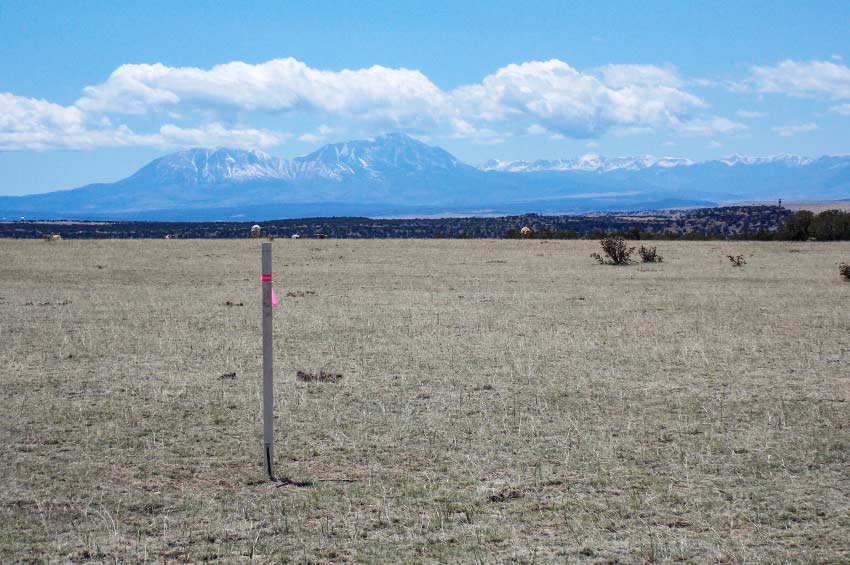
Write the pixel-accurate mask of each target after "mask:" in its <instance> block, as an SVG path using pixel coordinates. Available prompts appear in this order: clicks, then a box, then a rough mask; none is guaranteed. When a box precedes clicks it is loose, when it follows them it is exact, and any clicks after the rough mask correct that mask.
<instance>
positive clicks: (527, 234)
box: [519, 226, 531, 239]
mask: <svg viewBox="0 0 850 565" xmlns="http://www.w3.org/2000/svg"><path fill="white" fill-rule="evenodd" d="M519 234H520V235H521V236H522V238H523V239H531V228H530V227H528V226H523V228H522V229H521V230H519Z"/></svg>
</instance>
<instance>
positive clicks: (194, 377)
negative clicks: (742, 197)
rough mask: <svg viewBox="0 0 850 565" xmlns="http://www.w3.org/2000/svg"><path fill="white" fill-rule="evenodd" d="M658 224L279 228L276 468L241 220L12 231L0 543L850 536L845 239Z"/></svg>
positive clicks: (531, 552) (484, 549) (817, 544)
mask: <svg viewBox="0 0 850 565" xmlns="http://www.w3.org/2000/svg"><path fill="white" fill-rule="evenodd" d="M653 245H658V250H659V252H660V253H661V254H662V255H663V257H664V262H663V263H660V264H634V265H631V266H628V267H614V266H608V265H598V264H596V263H595V262H594V261H593V260H592V259H591V258H590V257H589V255H590V253H591V252H594V251H597V250H598V248H599V245H598V243H597V242H593V241H560V242H550V241H543V242H541V241H534V240H531V241H496V240H466V241H457V240H455V241H449V240H420V241H402V240H392V241H347V240H321V241H319V240H301V241H290V240H286V241H280V240H278V241H275V243H274V277H275V288H276V294H277V297H278V300H279V301H280V302H281V308H280V309H279V310H278V311H276V314H275V347H276V351H275V364H276V366H275V378H276V382H275V401H276V410H277V419H276V427H275V429H276V434H277V453H276V455H277V462H276V466H277V473H278V475H279V477H280V478H281V480H280V481H278V482H276V483H272V482H269V481H267V480H266V479H265V477H264V474H263V469H262V414H261V407H262V399H261V393H262V386H261V351H260V349H261V348H260V345H261V336H260V322H261V320H260V306H259V298H260V285H259V275H260V252H259V243H258V242H257V241H249V240H241V241H236V240H230V241H209V240H207V241H181V240H175V241H86V242H80V241H62V242H58V243H45V242H41V241H38V242H35V241H8V240H6V241H0V386H1V387H2V388H0V395H2V401H0V449H2V458H0V560H2V561H3V562H5V563H8V562H16V561H50V562H56V561H63V562H64V561H90V560H91V561H99V562H103V561H108V562H113V561H130V562H137V561H152V562H153V561H160V562H161V561H171V560H174V561H193V562H194V561H202V560H206V559H221V560H223V561H227V562H230V561H245V560H249V559H255V560H257V561H259V562H313V563H317V562H351V561H357V562H374V563H378V562H410V563H413V562H416V563H419V562H464V563H468V562H482V563H483V562H494V561H496V562H499V561H509V562H518V563H550V562H568V561H570V562H571V561H576V560H588V561H591V562H594V561H595V562H603V563H612V562H625V563H630V562H644V561H670V560H679V561H683V560H684V561H695V562H742V561H746V562H756V563H757V562H777V561H804V562H846V561H847V560H848V559H850V535H848V531H850V312H848V304H850V282H847V281H844V280H842V279H840V278H839V276H838V268H837V266H838V263H839V262H841V261H842V260H845V261H846V260H848V259H850V244H847V243H839V244H824V243H799V244H793V243H754V242H657V243H656V242H653ZM738 254H743V255H744V256H745V257H746V261H747V264H746V265H743V266H741V267H733V266H732V265H731V263H730V261H729V260H728V259H727V258H726V255H738ZM322 370H325V371H328V372H331V373H333V374H341V375H342V378H341V379H340V380H338V381H336V382H302V381H300V380H298V379H297V378H296V373H297V372H298V371H305V372H313V373H318V372H319V371H322Z"/></svg>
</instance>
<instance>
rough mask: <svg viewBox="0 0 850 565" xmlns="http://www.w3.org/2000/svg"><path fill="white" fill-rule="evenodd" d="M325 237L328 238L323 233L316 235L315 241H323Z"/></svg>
mask: <svg viewBox="0 0 850 565" xmlns="http://www.w3.org/2000/svg"><path fill="white" fill-rule="evenodd" d="M326 237H328V236H327V235H325V234H323V233H317V234H316V239H325V238H326Z"/></svg>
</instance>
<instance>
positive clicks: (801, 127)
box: [772, 122, 818, 137]
mask: <svg viewBox="0 0 850 565" xmlns="http://www.w3.org/2000/svg"><path fill="white" fill-rule="evenodd" d="M772 129H773V131H774V132H776V134H777V135H779V136H781V137H793V136H795V135H798V134H801V133H808V132H810V131H815V130H816V129H818V126H817V124H815V123H813V122H808V123H805V124H789V125H784V126H774V127H773V128H772Z"/></svg>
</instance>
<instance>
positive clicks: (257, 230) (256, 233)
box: [251, 224, 263, 238]
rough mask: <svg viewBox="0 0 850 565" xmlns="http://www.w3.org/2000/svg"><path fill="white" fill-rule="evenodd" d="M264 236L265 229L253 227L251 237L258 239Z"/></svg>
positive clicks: (255, 225)
mask: <svg viewBox="0 0 850 565" xmlns="http://www.w3.org/2000/svg"><path fill="white" fill-rule="evenodd" d="M262 235H263V228H261V227H260V226H258V225H257V224H254V225H253V226H251V237H253V238H258V237H262Z"/></svg>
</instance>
